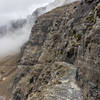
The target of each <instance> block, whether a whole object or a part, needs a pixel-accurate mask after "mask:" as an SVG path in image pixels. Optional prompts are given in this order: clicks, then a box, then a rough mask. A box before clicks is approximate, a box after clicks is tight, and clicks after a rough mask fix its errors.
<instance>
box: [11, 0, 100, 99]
mask: <svg viewBox="0 0 100 100" xmlns="http://www.w3.org/2000/svg"><path fill="white" fill-rule="evenodd" d="M99 32H100V1H99V0H84V1H82V2H74V3H72V4H69V5H65V6H63V7H59V8H56V9H54V10H53V11H51V12H48V13H46V14H43V15H42V16H40V17H39V18H38V19H37V20H36V22H35V25H34V26H33V28H32V31H31V36H30V39H29V41H28V42H27V43H26V44H25V45H24V47H23V48H22V55H21V59H20V61H19V65H18V67H19V70H20V71H19V73H18V74H17V75H16V77H15V80H14V82H13V88H14V91H13V97H12V100H66V99H67V100H83V97H82V92H83V95H84V99H85V100H100V78H99V75H100V74H99V73H100V68H99V67H100V33H99ZM75 79H76V80H77V83H78V85H79V86H80V87H81V88H82V89H80V88H79V87H78V86H77V84H76V81H75ZM81 90H82V92H81Z"/></svg>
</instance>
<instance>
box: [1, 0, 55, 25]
mask: <svg viewBox="0 0 100 100" xmlns="http://www.w3.org/2000/svg"><path fill="white" fill-rule="evenodd" d="M52 1H54V0H0V24H5V22H7V21H8V20H11V19H17V18H22V17H26V16H27V15H28V14H31V13H32V12H33V10H34V9H35V8H38V7H40V6H44V5H46V4H48V3H50V2H52Z"/></svg>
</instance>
